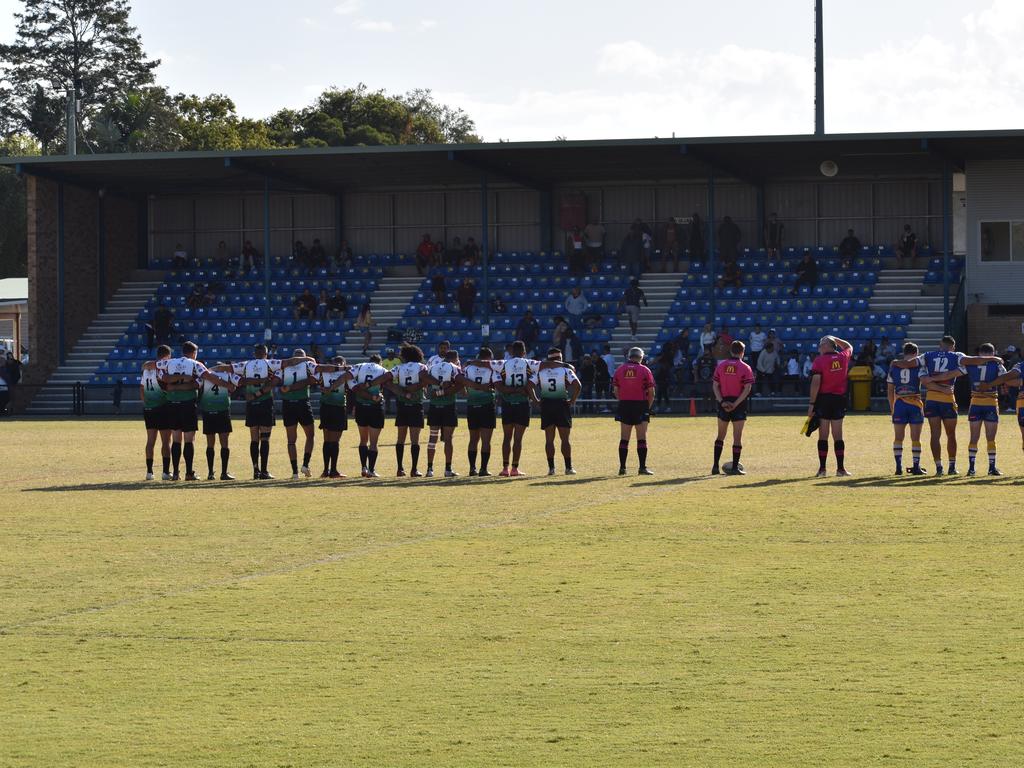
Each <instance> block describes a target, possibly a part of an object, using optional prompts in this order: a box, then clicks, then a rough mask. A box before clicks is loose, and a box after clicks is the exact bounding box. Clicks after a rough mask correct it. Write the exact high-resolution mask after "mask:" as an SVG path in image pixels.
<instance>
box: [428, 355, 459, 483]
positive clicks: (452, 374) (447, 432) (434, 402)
mask: <svg viewBox="0 0 1024 768" xmlns="http://www.w3.org/2000/svg"><path fill="white" fill-rule="evenodd" d="M427 372H428V373H429V374H430V377H431V378H432V379H433V383H432V385H431V387H430V390H429V397H430V406H429V409H428V411H427V424H429V425H430V442H429V443H427V477H433V476H434V452H435V451H436V449H437V438H436V437H435V432H434V430H435V429H436V430H437V433H438V434H439V436H440V438H441V442H443V443H444V476H445V477H458V474H457V473H456V472H455V471H454V470H452V456H453V454H454V446H453V443H452V437H453V435H454V434H455V428H456V427H458V426H459V415H458V412H457V411H456V410H455V393H456V391H457V390H458V389H459V388H460V386H461V385H460V384H459V382H458V378H459V376H460V374H461V373H462V371H461V369H460V367H459V353H458V351H457V350H454V349H452V350H449V351H448V354H446V355H445V359H444V360H443V361H436V362H434V363H432V364H431V365H429V366H428V367H427Z"/></svg>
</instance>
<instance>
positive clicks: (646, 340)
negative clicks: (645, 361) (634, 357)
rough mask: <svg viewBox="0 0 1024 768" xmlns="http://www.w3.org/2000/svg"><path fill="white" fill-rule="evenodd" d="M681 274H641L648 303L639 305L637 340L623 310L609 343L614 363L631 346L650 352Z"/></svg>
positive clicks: (680, 281) (674, 297)
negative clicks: (633, 336)
mask: <svg viewBox="0 0 1024 768" xmlns="http://www.w3.org/2000/svg"><path fill="white" fill-rule="evenodd" d="M683 277H684V274H683V273H682V272H647V273H645V274H644V275H642V276H641V277H640V288H641V289H642V290H643V292H644V294H645V295H646V296H647V301H648V303H649V304H650V306H647V307H641V308H640V326H639V329H638V333H637V335H636V340H634V339H633V338H632V337H631V336H630V330H629V317H628V316H627V315H626V314H625V313H623V314H622V315H620V316H619V325H618V326H617V327H616V328H615V330H614V331H612V338H611V342H610V343H611V345H612V354H613V355H615V360H616V362H619V363H621V362H623V352H624V351H625V350H627V349H629V348H630V347H641V348H642V349H643V350H644V352H647V353H648V354H649V353H650V351H651V348H652V347H653V346H654V342H655V339H657V338H658V333H659V332H660V331H661V327H662V326H663V325H664V323H665V316H666V315H667V314H668V311H669V309H670V308H671V307H672V302H673V301H675V299H676V296H677V295H678V293H679V286H680V284H681V283H682V282H683ZM588 351H589V350H588Z"/></svg>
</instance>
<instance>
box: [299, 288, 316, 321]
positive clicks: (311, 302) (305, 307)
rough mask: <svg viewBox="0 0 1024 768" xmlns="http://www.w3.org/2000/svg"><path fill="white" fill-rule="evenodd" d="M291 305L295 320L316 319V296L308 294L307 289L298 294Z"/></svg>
mask: <svg viewBox="0 0 1024 768" xmlns="http://www.w3.org/2000/svg"><path fill="white" fill-rule="evenodd" d="M293 304H294V306H295V319H296V320H304V319H311V318H314V317H316V296H314V295H313V294H312V293H310V291H309V288H307V289H306V290H304V291H303V292H302V293H301V294H299V295H298V296H297V297H296V299H295V301H294V302H293Z"/></svg>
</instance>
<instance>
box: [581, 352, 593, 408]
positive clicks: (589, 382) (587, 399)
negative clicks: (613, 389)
mask: <svg viewBox="0 0 1024 768" xmlns="http://www.w3.org/2000/svg"><path fill="white" fill-rule="evenodd" d="M576 375H577V376H579V379H580V385H581V387H582V389H581V390H580V397H581V398H582V400H583V413H594V404H593V403H592V402H591V400H593V399H594V382H595V380H596V378H597V368H596V367H595V366H594V358H593V357H592V356H591V355H589V354H587V355H583V359H582V360H580V367H579V369H577V371H576Z"/></svg>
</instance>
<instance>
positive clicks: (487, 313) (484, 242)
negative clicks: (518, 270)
mask: <svg viewBox="0 0 1024 768" xmlns="http://www.w3.org/2000/svg"><path fill="white" fill-rule="evenodd" d="M488 197H489V193H488V191H487V173H486V171H485V172H483V173H481V174H480V219H481V226H482V233H483V234H482V235H481V237H480V260H481V266H482V267H483V281H482V282H483V290H482V292H481V293H482V296H483V304H484V312H483V318H484V319H483V324H482V327H481V329H480V330H481V334H480V335H481V336H482V338H483V342H484V344H487V343H489V342H490V340H491V278H490V272H491V270H490V256H491V255H490V250H491V240H490V236H489V232H490V226H489V224H490V222H489V221H488V218H489V212H488V210H487V198H488Z"/></svg>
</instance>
